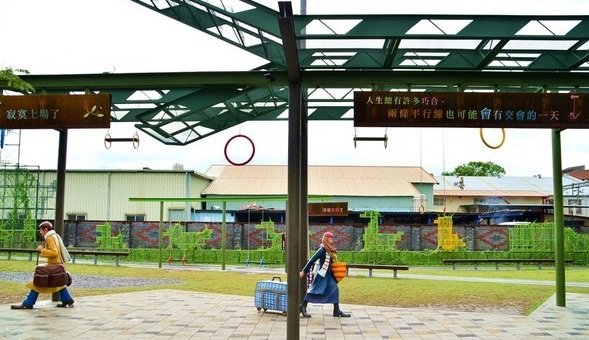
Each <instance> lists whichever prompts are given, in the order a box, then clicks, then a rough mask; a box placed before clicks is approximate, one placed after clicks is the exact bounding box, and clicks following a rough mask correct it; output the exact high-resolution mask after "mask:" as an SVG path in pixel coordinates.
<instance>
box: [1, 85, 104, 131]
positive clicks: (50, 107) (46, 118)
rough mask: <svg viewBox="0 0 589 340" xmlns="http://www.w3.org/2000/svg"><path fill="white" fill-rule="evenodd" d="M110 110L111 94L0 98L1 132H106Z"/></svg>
mask: <svg viewBox="0 0 589 340" xmlns="http://www.w3.org/2000/svg"><path fill="white" fill-rule="evenodd" d="M110 106H111V96H110V94H84V95H67V94H57V95H24V96H1V95H0V128H3V129H68V128H108V127H110Z"/></svg>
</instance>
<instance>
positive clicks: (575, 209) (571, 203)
mask: <svg viewBox="0 0 589 340" xmlns="http://www.w3.org/2000/svg"><path fill="white" fill-rule="evenodd" d="M568 205H569V214H571V215H581V214H582V209H581V207H580V206H581V199H578V198H575V199H569V200H568ZM575 205H578V207H574V206H575Z"/></svg>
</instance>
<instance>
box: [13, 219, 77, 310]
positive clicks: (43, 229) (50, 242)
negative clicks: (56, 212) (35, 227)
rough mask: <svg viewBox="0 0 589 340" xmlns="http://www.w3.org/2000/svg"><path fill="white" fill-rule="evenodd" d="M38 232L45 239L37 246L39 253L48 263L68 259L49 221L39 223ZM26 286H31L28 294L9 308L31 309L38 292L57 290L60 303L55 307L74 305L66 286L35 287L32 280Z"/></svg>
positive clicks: (45, 292) (62, 262)
mask: <svg viewBox="0 0 589 340" xmlns="http://www.w3.org/2000/svg"><path fill="white" fill-rule="evenodd" d="M39 232H40V233H41V236H43V238H44V239H45V242H44V243H43V244H42V245H39V246H38V247H37V251H38V252H39V255H41V256H42V257H45V258H47V263H48V264H58V263H61V264H64V263H65V262H66V261H69V260H70V258H69V253H68V252H67V249H66V248H65V246H64V245H63V241H62V240H61V237H59V235H58V234H57V233H56V232H55V230H53V225H52V224H51V222H48V221H45V222H43V223H41V224H39ZM26 286H27V287H29V288H31V291H30V292H29V294H28V295H27V296H26V297H25V299H24V300H23V302H22V303H21V304H20V305H12V306H10V308H11V309H33V305H34V304H35V303H36V302H37V298H38V297H39V293H44V294H51V293H55V292H59V300H60V301H61V303H58V304H57V307H62V308H66V307H74V298H73V297H72V295H71V294H70V292H69V291H68V289H67V287H66V286H61V287H37V286H35V285H34V284H33V282H29V283H27V284H26Z"/></svg>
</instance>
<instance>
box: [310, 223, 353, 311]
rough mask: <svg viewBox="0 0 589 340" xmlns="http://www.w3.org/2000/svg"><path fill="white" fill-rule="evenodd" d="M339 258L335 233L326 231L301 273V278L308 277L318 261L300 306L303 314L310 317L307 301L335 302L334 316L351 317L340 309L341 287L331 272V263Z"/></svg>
mask: <svg viewBox="0 0 589 340" xmlns="http://www.w3.org/2000/svg"><path fill="white" fill-rule="evenodd" d="M336 260H337V250H336V249H335V247H334V245H333V233H331V232H329V231H328V232H326V233H325V234H323V238H322V239H321V245H320V246H319V249H318V250H317V252H316V253H315V255H313V257H311V259H310V260H309V262H307V264H306V265H305V267H304V268H303V270H302V271H301V272H300V273H299V276H300V277H301V278H304V277H306V275H307V274H308V273H309V271H310V270H311V268H312V267H313V265H315V262H318V263H317V265H316V266H317V268H318V270H317V273H314V277H313V282H312V283H311V285H310V286H309V289H308V290H307V294H306V295H305V297H304V299H303V303H301V305H300V306H299V309H300V311H301V314H302V315H303V317H305V318H310V317H311V315H310V314H309V313H307V303H309V302H312V303H333V316H334V317H350V314H348V313H344V312H342V311H341V310H340V309H339V288H338V286H337V281H336V280H335V278H334V277H333V274H332V273H331V270H330V266H331V263H333V262H335V261H336Z"/></svg>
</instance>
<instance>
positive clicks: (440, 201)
mask: <svg viewBox="0 0 589 340" xmlns="http://www.w3.org/2000/svg"><path fill="white" fill-rule="evenodd" d="M445 204H446V198H445V197H434V205H435V206H436V207H441V206H443V205H445Z"/></svg>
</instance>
